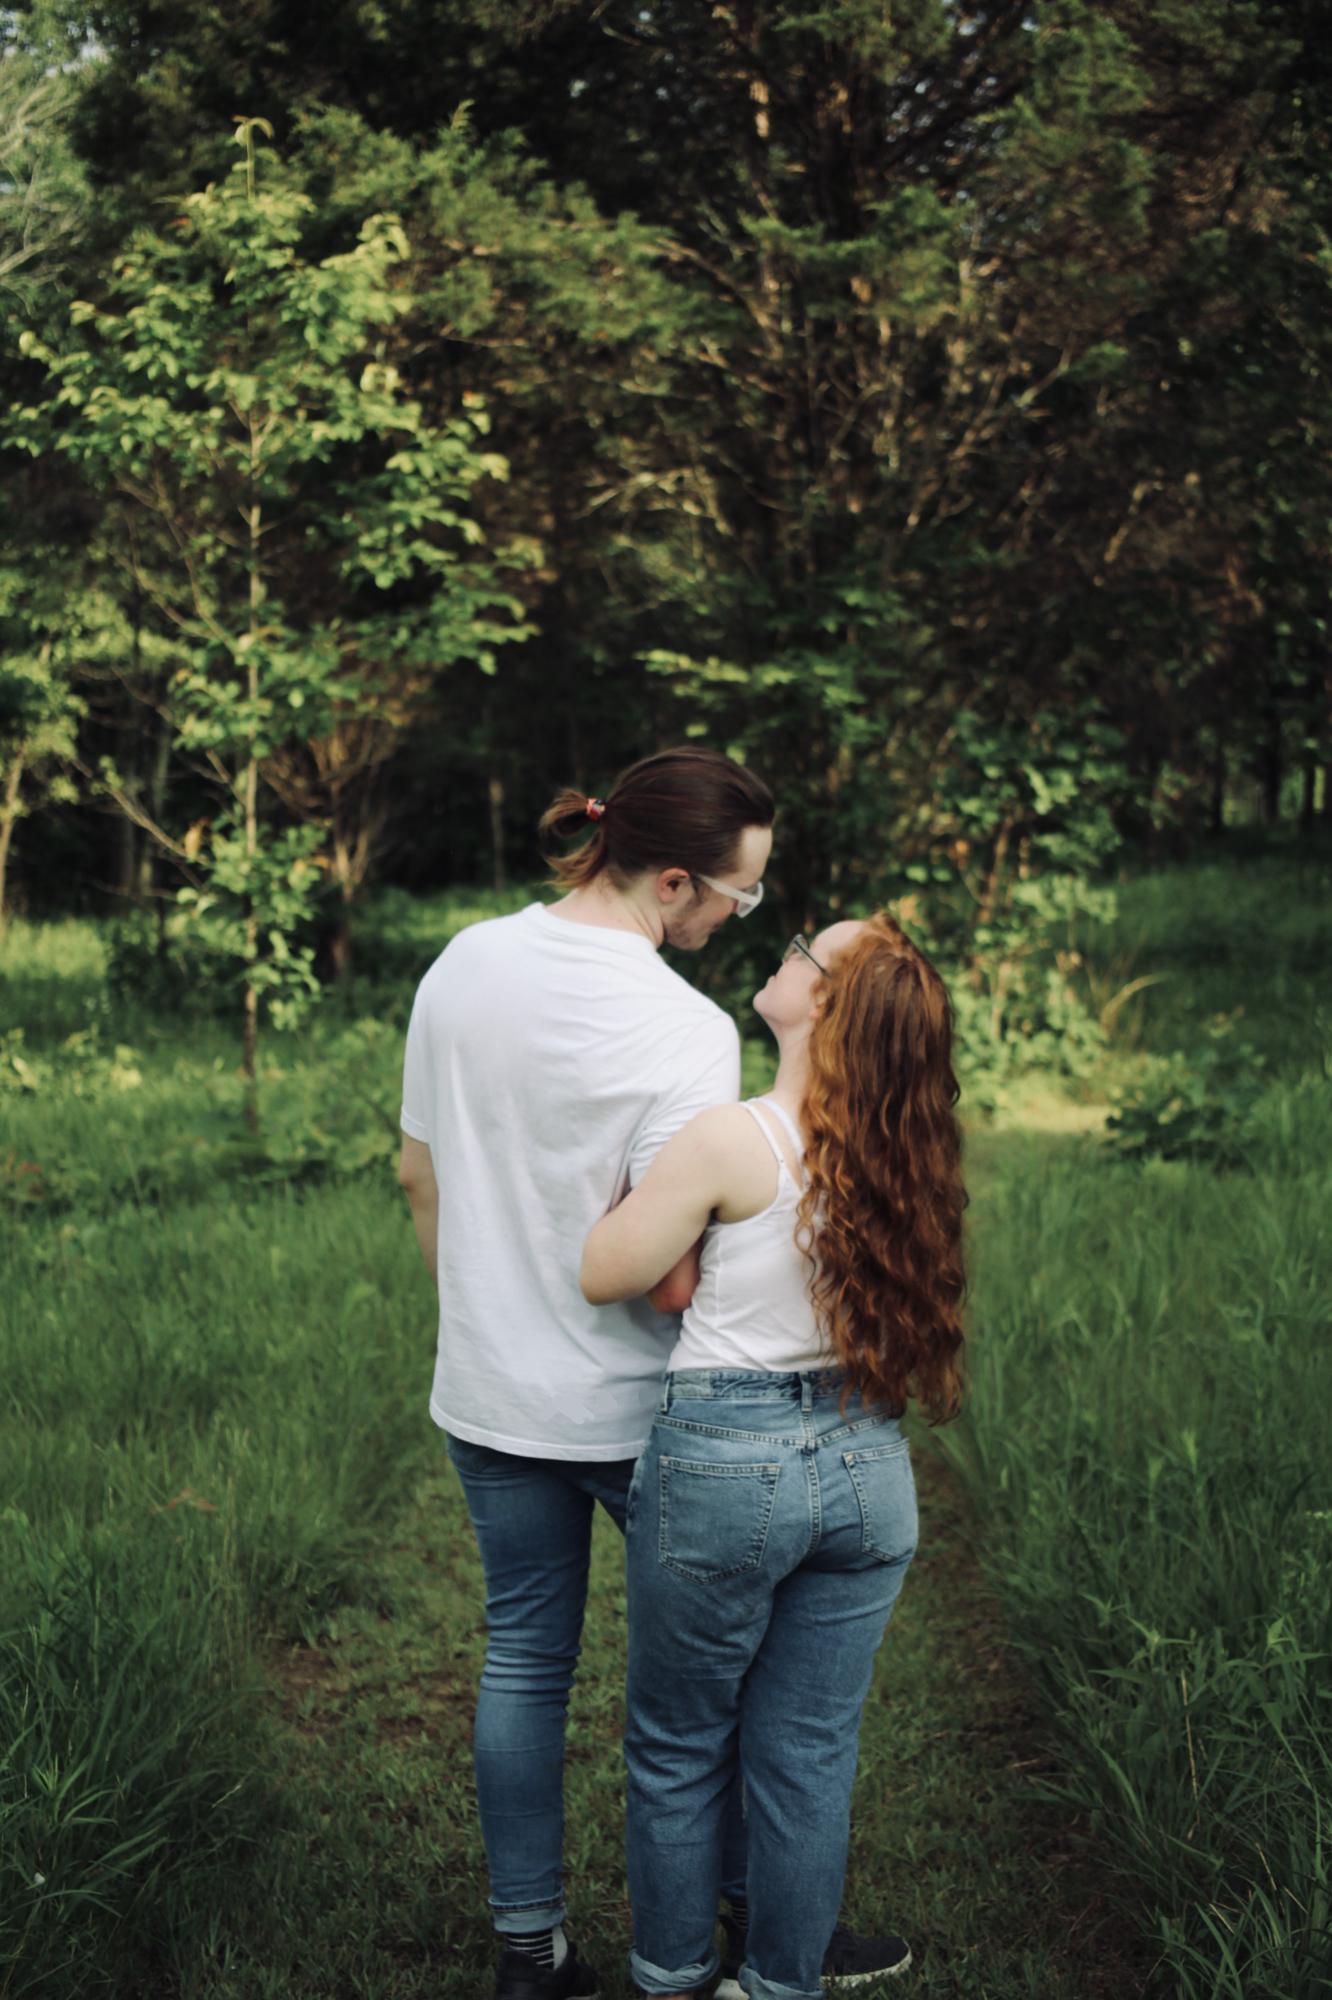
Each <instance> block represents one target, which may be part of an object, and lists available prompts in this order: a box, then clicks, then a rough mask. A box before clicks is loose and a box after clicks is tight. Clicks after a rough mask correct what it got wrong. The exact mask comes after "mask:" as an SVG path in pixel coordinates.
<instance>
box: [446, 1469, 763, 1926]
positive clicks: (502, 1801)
mask: <svg viewBox="0 0 1332 2000" xmlns="http://www.w3.org/2000/svg"><path fill="white" fill-rule="evenodd" d="M448 1449H449V1456H450V1458H451V1459H452V1460H453V1463H454V1466H455V1467H456V1469H457V1472H458V1477H459V1478H460V1480H461V1481H462V1487H463V1492H464V1494H465V1495H466V1499H467V1506H468V1510H469V1512H470V1514H471V1517H472V1525H473V1527H474V1529H475V1531H476V1539H477V1544H478V1546H479V1548H480V1551H481V1562H482V1565H483V1567H484V1569H485V1573H486V1622H487V1625H488V1627H489V1640H488V1643H487V1647H486V1661H485V1666H484V1667H483V1668H482V1671H481V1688H480V1693H479V1695H478V1697H477V1704H476V1726H475V1730H474V1735H473V1745H474V1751H475V1759H476V1793H477V1803H478V1807H479V1810H480V1817H481V1836H482V1839H483V1840H484V1841H485V1847H486V1859H487V1862H488V1863H489V1867H490V1907H491V1914H492V1917H493V1919H494V1923H495V1928H496V1930H497V1931H499V1932H501V1933H502V1934H508V1933H512V1932H515V1931H535V1930H548V1929H550V1928H551V1927H552V1926H553V1925H555V1924H558V1923H562V1922H563V1921H564V1914H565V1908H564V1884H563V1874H562V1869H561V1850H562V1846H563V1841H564V1726H565V1718H566V1716H567V1713H568V1707H569V1690H570V1687H571V1686H572V1683H573V1676H574V1668H575V1666H576V1665H577V1663H578V1652H579V1646H580V1644H581V1640H582V1632H583V1611H584V1607H585V1605H586V1603H587V1576H588V1563H589V1560H590V1556H591V1549H592V1517H593V1514H594V1512H595V1510H596V1505H597V1502H598V1501H600V1503H601V1505H602V1506H603V1507H604V1508H605V1509H606V1512H607V1513H608V1514H609V1515H610V1517H611V1519H612V1520H613V1521H614V1522H615V1524H616V1526H617V1527H618V1528H621V1529H622V1528H623V1527H624V1518H625V1502H626V1498H627V1495H628V1492H629V1482H630V1480H631V1478H632V1476H633V1470H634V1461H633V1460H632V1459H617V1460H612V1461H610V1462H609V1463H604V1464H596V1463H591V1462H589V1463H572V1462H568V1461H565V1460H563V1459H551V1458H519V1457H517V1456H515V1455H513V1454H511V1453H509V1452H503V1451H492V1450H491V1449H490V1447H489V1446H488V1445H481V1444H469V1443H467V1442H466V1440H464V1439H462V1438H455V1437H450V1438H449V1440H448ZM727 1826H728V1833H727V1859H726V1862H725V1865H724V1869H723V1887H724V1888H725V1889H727V1890H728V1891H734V1892H735V1893H737V1894H738V1893H741V1892H743V1889H744V1882H745V1850H744V1823H743V1817H742V1814H741V1809H740V1799H739V1792H738V1789H737V1792H736V1795H735V1798H734V1799H733V1800H732V1802H731V1807H730V1811H729V1815H728V1821H727ZM713 1916H714V1918H715V1916H716V1903H715V1902H714V1904H713Z"/></svg>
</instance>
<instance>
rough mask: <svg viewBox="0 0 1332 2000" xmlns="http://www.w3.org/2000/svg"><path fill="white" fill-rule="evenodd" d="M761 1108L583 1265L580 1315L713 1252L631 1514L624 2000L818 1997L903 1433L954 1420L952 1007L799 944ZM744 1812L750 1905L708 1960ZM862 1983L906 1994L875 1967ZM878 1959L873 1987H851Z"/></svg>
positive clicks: (767, 997)
mask: <svg viewBox="0 0 1332 2000" xmlns="http://www.w3.org/2000/svg"><path fill="white" fill-rule="evenodd" d="M754 1004H755V1008H756V1010H757V1011H758V1013H759V1014H760V1015H761V1016H762V1018H763V1019H764V1020H765V1021H766V1022H767V1024H768V1026H769V1028H770V1029H771V1030H772V1032H773V1034H774V1036H775V1038H776V1041H777V1045H778V1050H779V1055H780V1061H779V1067H778V1072H777V1080H776V1083H775V1084H774V1086H773V1088H772V1090H771V1091H770V1092H769V1093H768V1094H767V1095H766V1096H765V1097H761V1098H756V1099H753V1100H751V1101H749V1102H747V1103H744V1104H733V1105H724V1106H720V1107H718V1108H717V1109H714V1110H711V1111H705V1112H703V1113H702V1114H701V1115H700V1116H698V1117H697V1118H695V1119H694V1120H693V1121H692V1122H691V1123H690V1124H689V1125H688V1126H686V1127H685V1128H684V1130H683V1131H681V1132H680V1133H679V1134H678V1135H677V1136H676V1137H675V1138H674V1139H672V1140H671V1141H670V1143H669V1144H668V1145H667V1146H666V1147H664V1148H663V1150H662V1151H661V1152H660V1153H659V1154H658V1156H657V1157H656V1159H655V1160H654V1161H653V1163H652V1165H651V1166H650V1167H649V1169H648V1171H647V1173H646V1174H645V1175H644V1177H643V1180H642V1182H641V1183H640V1185H639V1186H638V1187H636V1188H635V1189H634V1190H633V1191H632V1193H630V1194H629V1195H628V1196H627V1197H626V1199H625V1200H624V1201H623V1202H622V1203H621V1204H620V1205H619V1206H618V1207H617V1208H615V1209H613V1210H612V1211H611V1213H610V1214H609V1215H607V1216H605V1217H604V1218H603V1219H602V1221H601V1222H599V1223H598V1224H597V1226H596V1228H595V1229H594V1230H593V1231H592V1233H591V1235H590V1236H589V1237H588V1239H587V1244H586V1247H585V1250H584V1254H583V1268H582V1281H583V1289H584V1291H585V1293H586V1295H587V1297H588V1298H589V1299H590V1300H591V1301H592V1302H593V1303H594V1304H601V1303H608V1302H609V1301H611V1300H614V1299H623V1298H629V1297H632V1296H634V1295H636V1294H638V1293H641V1292H643V1291H645V1290H647V1289H648V1288H649V1287H650V1286H651V1285H653V1284H655V1283H656V1282H657V1280H658V1279H660V1278H661V1277H662V1276H663V1274H664V1273H666V1272H667V1271H671V1270H673V1269H674V1268H675V1267H676V1266H677V1265H678V1263H679V1261H680V1259H681V1257H682V1256H683V1255H684V1254H685V1253H686V1252H687V1250H688V1247H689V1245H690V1244H691V1243H693V1242H695V1241H696V1240H698V1239H699V1238H701V1239H702V1241H701V1253H700V1269H699V1276H698V1280H697V1285H696V1289H695V1291H694V1296H693V1299H692V1301H691V1302H690V1304H689V1306H688V1308H687V1310H686V1312H685V1316H684V1321H683V1324H682V1327H681V1332H680V1337H679V1340H678V1342H677V1345H676V1347H675V1350H674V1352H673V1353H672V1355H671V1358H670V1363H669V1371H668V1373H667V1375H666V1379H665V1384H664V1387H663V1391H662V1398H661V1403H660V1407H659V1410H658V1415H657V1418H656V1422H655V1424H654V1426H653V1430H652V1435H651V1437H650V1439H649V1441H648V1444H647V1447H646V1449H645V1451H644V1453H643V1456H642V1458H641V1459H640V1460H639V1463H638V1467H637V1470H636V1472H635V1475H634V1482H633V1486H632V1488H631V1490H630V1496H629V1528H628V1575H629V1714H628V1724H627V1728H626V1733H625V1755H626V1761H627V1765H628V1780H629V1782H628V1865H629V1890H630V1896H631V1899H632V1903H633V1911H634V1950H633V1953H632V1955H631V1960H630V1964H631V1968H632V1972H633V1976H634V1981H635V1984H636V1986H637V1988H638V1990H639V1991H640V1992H643V1993H650V1994H655V1995H662V1996H666V1995H669V1996H683V1995H686V1994H691V1993H697V1992H707V1993H713V1992H717V1993H719V1994H721V1995H728V1994H731V1995H738V1994H741V1993H744V1994H748V1995H749V1996H751V2000H820V1996H821V1994H822V1980H823V1978H824V1976H825V1975H829V1974H831V1975H832V1976H834V1977H837V1978H839V1979H843V1980H848V1981H850V1982H854V1980H855V1976H856V1974H857V1972H858V1971H862V1972H864V1976H869V1975H868V1972H865V1971H864V1968H863V1967H861V1966H859V1965H858V1964H857V1963H856V1961H855V1957H854V1948H855V1942H856V1941H849V1943H850V1949H851V1951H852V1956H851V1958H850V1959H847V1957H846V1956H845V1950H844V1948H843V1947H842V1946H841V1945H840V1944H839V1939H840V1938H841V1936H842V1934H840V1933H835V1931H834V1925H835V1923H836V1917H837V1910H838V1905H839V1902H840V1899H841V1892H842V1878H843V1875H844V1872H845V1867H846V1850H847V1828H848V1819H849V1811H850V1799H851V1785H852V1780H853V1778H854V1776H855V1768H856V1755H857V1745H858V1736H859V1728H860V1712H861V1707H862V1704H863V1702H864V1698H865V1694H866V1691H867V1689H868V1687H869V1682H870V1675H871V1672H872V1669H873V1662H874V1656H875V1653H876V1652H877V1650H878V1647H879V1643H880V1641H881V1639H882V1637H883V1632H884V1628H885V1626H886V1624H887V1622H888V1617H889V1614H890V1612H891V1610H892V1607H893V1604H894V1602H895V1601H896V1598H897V1595H898V1592H899V1590H900V1589H901V1586H902V1580H903V1577H904V1576H905V1574H906V1569H907V1565H908V1564H909V1562H910V1561H911V1557H912V1555H913V1553H914V1551H915V1545H916V1505H915V1491H914V1486H913V1482H912V1475H911V1462H910V1458H909V1456H908V1452H907V1444H906V1440H905V1438H904V1437H903V1436H902V1431H901V1420H902V1417H903V1414H904V1413H905V1410H906V1407H907V1404H908V1402H909V1401H910V1400H913V1399H914V1400H915V1401H916V1402H918V1403H919V1405H920V1406H921V1407H922V1409H923V1410H924V1412H925V1414H926V1415H927V1416H928V1418H929V1419H930V1421H931V1422H942V1421H946V1420H947V1419H948V1418H950V1417H952V1416H954V1415H956V1413H957V1410H958V1408H959V1405H960V1402H961V1391H962V1378H961V1359H962V1346H963V1335H962V1326H961V1317H960V1315H961V1305H962V1295H963V1271H962V1254H961V1234H962V1210H963V1206H964V1202H965V1196H964V1193H963V1188H962V1180H961V1149H960V1142H959V1135H958V1128H957V1121H956V1118H955V1116H954V1109H953V1107H954V1105H955V1104H956V1101H957V1084H956V1081H955V1079H954V1076H953V1070H952V1062H951V1017H950V1010H949V1004H948V996H947V993H946V991H945V989H944V986H943V982H942V981H941V980H940V978H939V975H938V974H937V972H936V971H935V970H934V968H933V966H932V965H931V964H930V963H929V961H928V960H927V959H926V958H925V957H924V955H923V954H922V953H921V952H920V951H918V950H917V949H916V947H915V946H914V945H912V944H911V943H910V941H909V940H908V939H907V938H906V936H905V935H904V934H903V932H902V931H901V930H900V929H899V927H898V926H897V924H896V923H894V922H893V920H892V919H891V918H890V917H888V916H887V915H884V914H879V915H876V916H873V917H870V918H869V919H867V920H866V921H864V922H849V921H848V922H841V923H835V924H832V925H830V926H829V927H828V928H827V929H826V930H824V931H821V932H820V933H819V935H818V936H817V937H816V938H815V939H814V940H813V942H812V943H807V942H806V940H805V939H804V938H802V937H797V938H794V939H793V940H792V942H791V944H790V945H789V946H788V947H787V950H786V953H785V955H784V957H783V959H782V962H781V965H780V967H779V969H778V970H777V971H776V972H775V973H774V974H773V975H772V977H771V978H770V979H769V980H768V982H767V984H766V985H765V986H764V988H763V990H762V992H760V993H759V994H758V995H757V996H756V997H755V1002H754ZM737 1769H738V1770H739V1772H740V1773H741V1775H742V1777H743V1779H744V1786H745V1800H746V1813H747V1819H748V1828H749V1882H748V1895H747V1898H746V1899H745V1900H744V1901H743V1902H741V1903H739V1904H738V1905H735V1906H733V1907H732V1909H731V1911H730V1914H729V1916H728V1917H726V1918H724V1919H723V1923H724V1926H725V1930H726V1938H727V1945H728V1957H729V1959H730V1963H729V1964H728V1963H725V1962H720V1970H721V1973H722V1983H721V1985H720V1986H717V1984H716V1980H717V1974H718V1970H719V1959H718V1954H717V1952H716V1950H715V1949H714V1945H713V1926H714V1921H715V1912H716V1909H717V1900H718V1889H719V1885H720V1869H721V1840H722V1819H723V1812H724V1806H725V1801H726V1797H727V1794H728V1790H729V1787H730V1782H731V1779H732V1776H733V1774H734V1772H735V1771H736V1770H737ZM873 1945H874V1948H873V1950H872V1952H871V1953H870V1956H871V1957H872V1958H873V1961H874V1963H873V1967H872V1971H873V1975H874V1976H875V1977H878V1978H881V1977H883V1976H884V1973H885V1972H892V1971H902V1970H905V1968H906V1966H907V1964H908V1963H909V1962H910V1956H911V1954H910V1951H909V1949H908V1947H907V1946H906V1944H905V1943H904V1942H903V1941H902V1940H900V1939H895V1940H894V1939H888V1940H885V1939H878V1940H874V1941H873ZM867 1963H868V1961H867Z"/></svg>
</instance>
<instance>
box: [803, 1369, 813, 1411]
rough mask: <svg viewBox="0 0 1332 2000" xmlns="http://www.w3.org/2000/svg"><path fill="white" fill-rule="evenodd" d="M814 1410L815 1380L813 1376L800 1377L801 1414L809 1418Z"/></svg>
mask: <svg viewBox="0 0 1332 2000" xmlns="http://www.w3.org/2000/svg"><path fill="white" fill-rule="evenodd" d="M813 1408H814V1378H813V1376H812V1375H802V1376H801V1377H800V1414H801V1416H802V1417H805V1416H808V1415H809V1413H810V1411H811V1410H812V1409H813Z"/></svg>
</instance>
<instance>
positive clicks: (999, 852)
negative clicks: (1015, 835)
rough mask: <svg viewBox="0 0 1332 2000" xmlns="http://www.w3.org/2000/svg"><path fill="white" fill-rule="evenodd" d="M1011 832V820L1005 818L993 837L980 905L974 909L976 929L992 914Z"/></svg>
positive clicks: (987, 921)
mask: <svg viewBox="0 0 1332 2000" xmlns="http://www.w3.org/2000/svg"><path fill="white" fill-rule="evenodd" d="M1012 832H1013V822H1012V821H1011V820H1007V819H1006V820H1004V821H1003V822H1002V824H1001V825H1000V828H999V831H998V833H997V834H996V835H995V837H994V857H993V859H992V860H991V862H990V869H989V873H988V874H987V875H986V877H985V887H984V888H983V889H982V891H981V899H980V907H979V908H978V909H977V911H976V928H977V929H978V930H979V929H981V928H982V927H983V926H984V925H985V924H988V923H989V921H990V919H991V917H992V916H993V915H994V906H995V902H996V901H997V899H998V895H999V883H1000V879H1001V878H1002V876H1003V872H1004V863H1005V861H1006V860H1007V859H1008V843H1009V840H1010V838H1011V837H1012Z"/></svg>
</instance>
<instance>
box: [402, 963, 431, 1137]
mask: <svg viewBox="0 0 1332 2000" xmlns="http://www.w3.org/2000/svg"><path fill="white" fill-rule="evenodd" d="M433 1104H434V1088H433V1083H432V1078H431V1070H430V1043H429V1039H428V1037H427V1034H426V1010H425V1007H424V1005H423V1004H422V1000H421V995H420V993H419V992H418V993H417V996H416V1004H415V1005H414V1006H413V1008H412V1018H411V1021H410V1023H409V1025H408V1028H407V1052H406V1054H405V1055H404V1057H403V1062H402V1111H401V1113H400V1115H399V1119H398V1123H399V1124H400V1125H401V1126H402V1129H403V1131H404V1132H405V1133H406V1134H407V1136H408V1138H409V1139H420V1140H421V1141H422V1143H423V1144H424V1145H427V1146H428V1145H429V1144H430V1114H431V1109H432V1106H433Z"/></svg>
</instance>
